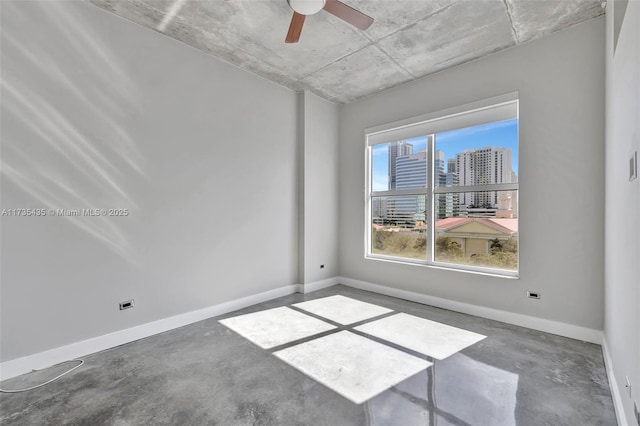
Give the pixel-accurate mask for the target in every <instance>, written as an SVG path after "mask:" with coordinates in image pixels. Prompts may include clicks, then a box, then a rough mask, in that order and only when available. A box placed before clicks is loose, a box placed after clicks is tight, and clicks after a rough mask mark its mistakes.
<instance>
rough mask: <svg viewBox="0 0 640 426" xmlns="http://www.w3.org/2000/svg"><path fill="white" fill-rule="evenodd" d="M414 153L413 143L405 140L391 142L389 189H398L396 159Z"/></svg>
mask: <svg viewBox="0 0 640 426" xmlns="http://www.w3.org/2000/svg"><path fill="white" fill-rule="evenodd" d="M411 154H413V145H411V144H410V143H407V142H405V141H397V142H392V143H390V144H389V190H394V189H396V159H397V158H398V157H403V156H405V155H411Z"/></svg>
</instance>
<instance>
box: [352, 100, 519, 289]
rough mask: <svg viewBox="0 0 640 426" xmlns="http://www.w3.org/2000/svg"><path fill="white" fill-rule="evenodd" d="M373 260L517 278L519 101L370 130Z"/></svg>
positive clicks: (368, 237)
mask: <svg viewBox="0 0 640 426" xmlns="http://www.w3.org/2000/svg"><path fill="white" fill-rule="evenodd" d="M366 144H367V147H366V153H367V154H366V162H367V167H366V171H367V177H366V182H367V185H366V195H367V203H366V231H365V241H366V257H367V258H370V259H380V260H394V261H400V262H406V263H412V264H422V265H428V266H437V267H444V268H450V269H459V270H466V271H476V272H484V273H491V274H498V275H503V276H511V277H516V276H517V275H518V99H517V94H509V95H505V96H500V97H497V98H492V99H489V100H485V101H481V102H476V103H474V104H470V105H466V106H463V107H459V108H454V109H450V110H447V111H443V112H440V113H436V114H430V115H427V116H423V117H418V118H414V119H411V120H405V121H402V122H396V123H391V124H387V125H383V126H379V127H376V128H372V129H367V132H366Z"/></svg>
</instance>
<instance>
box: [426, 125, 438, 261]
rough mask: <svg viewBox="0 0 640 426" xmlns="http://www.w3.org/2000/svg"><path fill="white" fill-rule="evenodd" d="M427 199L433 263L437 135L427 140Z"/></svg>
mask: <svg viewBox="0 0 640 426" xmlns="http://www.w3.org/2000/svg"><path fill="white" fill-rule="evenodd" d="M427 173H428V176H427V199H426V200H425V204H426V206H425V207H426V215H427V217H426V220H425V223H426V225H427V229H426V235H425V237H426V239H427V244H426V245H427V263H433V259H434V252H433V246H434V240H435V238H434V233H435V220H434V218H433V211H434V205H433V188H434V182H435V176H436V171H435V135H429V137H428V139H427Z"/></svg>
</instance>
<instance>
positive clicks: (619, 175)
mask: <svg viewBox="0 0 640 426" xmlns="http://www.w3.org/2000/svg"><path fill="white" fill-rule="evenodd" d="M613 6H614V4H613V2H611V1H608V2H607V53H606V62H607V128H606V158H607V161H606V194H607V195H606V202H605V206H606V224H605V232H606V239H605V253H606V257H605V290H606V292H605V340H606V342H607V346H608V349H609V354H610V356H611V365H612V366H613V380H612V381H614V383H613V385H614V386H616V390H617V393H618V394H619V396H620V398H619V401H620V402H621V403H622V410H619V412H618V415H619V416H621V414H622V413H624V414H626V419H627V421H628V424H630V425H632V424H635V422H634V421H633V420H632V419H633V400H635V401H637V402H638V404H639V406H640V269H639V268H640V267H639V265H640V262H639V260H640V223H639V218H640V179H636V180H635V181H633V182H629V175H628V173H629V156H630V154H631V153H632V152H633V151H634V150H640V125H639V122H640V2H638V1H630V2H628V5H627V10H626V13H625V15H624V20H623V21H622V27H621V29H620V33H619V38H618V44H617V48H616V50H615V55H614V50H613V30H614V28H613V27H614V24H613V20H614V13H615V12H614V10H613ZM625 376H626V377H629V380H630V382H631V387H632V394H633V395H632V398H629V396H628V393H627V389H626V388H625V383H626V382H625ZM618 408H620V406H618ZM621 417H622V416H621ZM622 424H624V423H622Z"/></svg>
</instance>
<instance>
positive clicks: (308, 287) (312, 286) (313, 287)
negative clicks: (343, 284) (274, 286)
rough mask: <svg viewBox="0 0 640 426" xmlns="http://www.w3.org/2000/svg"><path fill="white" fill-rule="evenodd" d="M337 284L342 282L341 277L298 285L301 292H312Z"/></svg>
mask: <svg viewBox="0 0 640 426" xmlns="http://www.w3.org/2000/svg"><path fill="white" fill-rule="evenodd" d="M336 284H340V277H331V278H327V279H326V280H321V281H314V282H312V283H308V284H298V285H299V286H300V291H299V292H300V293H311V292H312V291H318V290H322V289H323V288H327V287H332V286H334V285H336Z"/></svg>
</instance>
